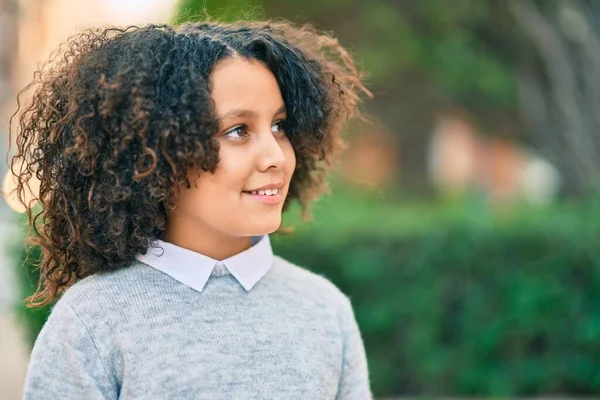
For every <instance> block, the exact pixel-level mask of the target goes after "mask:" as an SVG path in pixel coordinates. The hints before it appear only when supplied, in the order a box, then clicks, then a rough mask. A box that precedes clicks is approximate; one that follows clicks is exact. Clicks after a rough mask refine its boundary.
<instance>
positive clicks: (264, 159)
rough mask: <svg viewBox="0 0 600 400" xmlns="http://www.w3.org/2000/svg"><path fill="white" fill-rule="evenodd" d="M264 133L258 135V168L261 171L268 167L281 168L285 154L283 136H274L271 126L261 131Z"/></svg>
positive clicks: (285, 158)
mask: <svg viewBox="0 0 600 400" xmlns="http://www.w3.org/2000/svg"><path fill="white" fill-rule="evenodd" d="M263 132H264V133H263V134H261V135H259V136H260V140H259V141H258V145H259V148H260V151H259V152H258V168H259V170H260V171H261V172H266V171H268V170H269V169H281V168H283V167H284V165H285V163H286V161H287V156H286V154H285V151H284V149H283V147H282V145H283V141H284V140H287V139H285V138H278V137H276V136H275V135H274V134H273V132H271V128H270V127H269V129H267V130H265V131H263Z"/></svg>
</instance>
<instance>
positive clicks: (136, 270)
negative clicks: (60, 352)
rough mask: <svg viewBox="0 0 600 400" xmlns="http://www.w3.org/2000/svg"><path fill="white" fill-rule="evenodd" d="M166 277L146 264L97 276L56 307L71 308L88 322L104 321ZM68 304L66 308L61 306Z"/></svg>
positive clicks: (76, 287)
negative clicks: (89, 320)
mask: <svg viewBox="0 0 600 400" xmlns="http://www.w3.org/2000/svg"><path fill="white" fill-rule="evenodd" d="M161 279H164V278H163V276H162V274H161V273H160V272H158V271H156V270H154V269H153V268H149V267H147V266H145V265H144V264H142V263H139V262H137V261H136V262H134V263H132V264H131V265H130V266H127V267H125V268H121V269H118V270H115V271H109V272H103V273H97V274H94V275H92V276H89V277H87V278H85V279H82V280H81V281H79V282H77V283H75V284H74V285H73V286H71V287H70V288H69V289H67V290H66V291H65V293H64V294H63V296H62V297H61V299H60V300H59V301H58V302H57V304H56V306H55V308H57V307H59V308H60V307H66V306H69V307H71V308H72V309H73V311H74V312H75V314H77V315H78V316H79V317H81V318H84V319H91V320H103V319H106V318H108V316H110V315H114V314H116V313H118V312H119V310H121V309H122V308H123V307H124V306H125V305H126V304H127V303H128V302H129V301H130V300H131V299H132V298H134V297H136V296H137V295H138V294H139V293H141V292H147V291H148V290H149V289H150V288H151V286H152V285H154V284H155V285H159V284H160V283H159V281H160V280H161ZM62 303H64V305H61V304H62Z"/></svg>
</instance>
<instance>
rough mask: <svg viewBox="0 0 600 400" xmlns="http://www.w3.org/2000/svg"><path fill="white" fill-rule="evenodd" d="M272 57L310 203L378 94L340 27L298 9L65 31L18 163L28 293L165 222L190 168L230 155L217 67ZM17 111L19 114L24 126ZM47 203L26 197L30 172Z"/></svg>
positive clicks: (118, 256) (63, 283)
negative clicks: (297, 18)
mask: <svg viewBox="0 0 600 400" xmlns="http://www.w3.org/2000/svg"><path fill="white" fill-rule="evenodd" d="M233 56H241V57H244V58H246V59H255V60H258V61H260V62H262V63H263V64H264V65H265V66H267V67H268V68H269V69H270V71H271V72H272V73H273V75H274V76H275V78H276V80H277V82H278V84H279V86H280V90H281V94H282V96H283V99H284V102H285V104H286V108H287V110H288V118H287V120H286V126H285V131H286V134H287V135H288V137H289V140H290V142H291V143H292V147H293V149H294V152H295V154H296V158H297V166H296V170H295V172H294V176H293V178H292V181H291V183H290V189H289V195H288V198H287V199H286V203H285V206H284V208H285V207H287V206H288V205H289V203H290V202H291V201H298V202H299V204H300V205H301V208H302V209H303V210H306V207H307V205H308V204H309V203H310V201H311V200H312V199H314V198H315V196H317V195H318V194H319V193H320V192H321V191H322V190H323V189H324V188H325V181H324V174H325V172H326V171H327V169H328V166H329V165H330V161H331V157H332V155H334V154H335V153H336V152H337V150H339V149H340V148H341V146H342V140H341V138H340V129H341V128H342V126H343V124H344V123H345V122H346V121H347V120H348V119H349V118H351V117H356V116H359V113H358V110H357V106H358V103H359V102H360V99H361V97H362V95H367V96H371V94H370V92H369V91H368V90H367V89H366V88H365V86H364V85H363V83H362V82H361V81H362V78H363V77H362V75H361V73H359V71H358V70H357V68H356V66H355V64H354V61H353V60H352V57H351V56H350V55H349V54H348V52H347V51H346V50H345V49H344V48H343V47H342V46H341V45H340V44H339V43H338V41H337V40H336V39H335V38H333V37H332V36H330V35H329V34H326V33H322V32H318V31H316V30H315V29H314V28H313V27H312V26H310V25H303V26H295V25H293V24H291V23H289V22H287V21H263V22H236V23H231V24H223V23H216V22H199V23H198V22H196V23H187V24H184V25H181V26H179V27H171V26H168V25H147V26H143V27H138V26H131V27H127V28H116V27H109V28H106V27H103V28H93V29H88V30H85V31H83V32H82V33H79V34H77V35H75V36H73V37H71V38H70V39H69V40H68V41H67V42H65V43H64V44H63V45H62V46H61V47H60V48H59V50H58V51H57V52H56V53H55V55H54V56H53V57H51V59H50V60H49V61H48V62H47V63H46V64H44V65H43V66H42V67H41V68H40V69H39V70H38V71H36V73H35V74H34V80H33V82H32V83H31V84H30V85H29V86H27V87H26V88H25V89H23V91H21V92H20V93H19V98H21V96H22V95H23V94H24V93H25V92H28V91H29V90H32V89H34V90H33V94H32V95H31V97H30V99H29V102H28V103H27V104H26V105H25V106H24V107H23V108H22V109H21V110H20V112H19V111H17V113H16V114H15V116H16V115H18V116H17V117H16V120H17V122H18V123H17V132H16V134H17V137H16V144H17V148H16V155H15V156H14V157H13V159H12V164H11V171H12V173H13V175H14V176H15V177H16V179H17V188H16V193H17V197H18V198H19V200H20V201H21V202H22V203H23V204H24V205H25V206H26V208H27V215H28V218H29V223H30V227H31V228H32V230H31V231H30V234H29V238H28V240H29V242H30V243H32V244H33V245H37V246H40V248H41V251H42V257H41V260H40V262H39V265H38V268H39V271H40V279H39V281H38V286H37V291H36V292H35V293H34V294H33V295H32V296H30V297H28V298H27V299H26V303H27V305H28V306H29V307H41V306H44V305H46V304H49V303H51V302H54V301H56V299H57V297H58V296H59V295H60V294H61V293H62V292H64V291H65V290H66V289H67V288H68V287H69V286H71V285H73V284H74V283H75V282H77V281H78V280H80V279H83V278H85V277H87V276H89V275H92V274H94V273H97V272H102V271H109V270H115V269H118V268H123V267H126V266H127V265H128V264H131V263H132V262H133V261H134V260H135V256H136V254H138V253H141V254H144V253H145V252H146V250H147V248H148V246H149V245H150V243H151V242H152V241H154V240H156V239H160V238H161V237H162V234H163V233H164V231H165V227H166V220H167V216H168V214H169V212H170V211H171V210H172V209H173V207H174V206H175V205H176V203H177V198H178V191H177V188H178V187H180V185H185V187H187V188H189V187H190V186H191V182H189V180H188V178H187V172H188V171H189V169H190V168H199V169H200V170H202V171H205V172H206V173H212V172H214V171H215V168H216V166H217V164H218V162H219V157H218V155H219V147H218V144H217V142H216V140H215V138H214V135H215V134H216V133H217V130H218V122H217V119H216V116H215V112H214V103H213V102H212V101H211V97H210V93H211V87H210V80H209V77H210V74H211V71H212V70H213V69H214V67H215V65H216V64H217V63H218V62H219V61H221V60H223V59H226V58H229V57H233ZM15 116H13V118H12V119H11V131H12V126H13V125H14V121H13V120H14V119H15ZM33 177H35V178H37V179H38V180H39V194H37V195H36V198H35V199H34V200H35V201H36V202H37V203H38V204H39V209H38V212H34V211H33V208H32V207H30V206H29V204H25V197H26V196H25V194H26V191H27V190H28V187H29V183H30V181H31V179H32V178H33Z"/></svg>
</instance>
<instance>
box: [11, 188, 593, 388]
mask: <svg viewBox="0 0 600 400" xmlns="http://www.w3.org/2000/svg"><path fill="white" fill-rule="evenodd" d="M296 211H297V210H292V213H291V214H290V215H289V216H288V224H291V225H297V229H296V232H295V233H294V234H292V235H288V236H284V235H282V236H277V237H274V238H273V245H274V248H275V251H276V253H278V254H280V255H281V256H283V257H285V258H287V259H289V260H290V261H292V262H295V263H297V264H299V265H302V266H304V267H306V268H309V269H311V270H313V271H314V272H316V273H319V274H321V275H324V276H326V277H327V278H329V279H330V280H332V281H333V282H334V283H335V284H336V285H337V286H338V287H340V289H341V290H342V291H343V292H345V293H346V294H348V295H349V297H350V298H351V300H352V302H353V305H354V309H355V313H356V317H357V320H358V322H359V325H360V327H361V331H362V333H363V336H364V339H365V343H366V348H367V353H368V358H369V365H370V369H371V377H372V384H373V389H374V391H375V393H376V394H377V395H378V396H400V395H418V394H421V395H432V396H437V395H440V396H441V395H444V396H471V395H473V396H506V397H508V396H526V395H552V394H571V395H591V394H596V393H598V391H599V390H600V362H598V361H597V358H598V357H597V355H598V354H600V311H599V310H600V269H599V268H598V261H597V254H596V253H597V251H596V249H597V243H598V238H599V235H598V234H599V233H600V232H599V231H598V228H597V227H596V226H595V224H594V221H595V220H596V219H597V218H594V216H597V215H600V209H599V207H598V206H597V205H596V204H591V205H585V206H584V205H573V206H568V207H567V206H563V207H553V208H548V209H531V208H519V207H517V208H515V209H506V210H490V209H488V208H487V207H486V205H485V204H484V203H482V202H478V201H470V202H467V203H455V204H448V205H444V206H441V205H439V204H437V205H436V204H418V205H404V206H397V205H392V204H386V203H384V202H383V201H381V200H380V199H373V198H368V197H364V198H359V197H347V198H340V197H329V198H325V199H323V201H321V202H319V203H318V204H317V205H316V207H315V222H313V223H307V224H299V222H298V218H297V215H296ZM18 271H19V272H25V271H24V270H22V269H19V270H18ZM29 274H30V275H31V277H30V278H26V276H25V274H24V273H21V274H20V276H21V278H22V281H21V284H22V286H23V289H24V293H27V294H29V293H31V291H32V289H33V287H32V285H31V283H30V280H32V281H33V279H35V276H34V275H33V274H31V272H29ZM45 313H47V310H43V311H42V312H31V311H26V312H24V314H23V315H24V318H25V321H26V323H27V327H28V330H29V332H30V336H31V338H32V339H33V338H34V337H35V335H36V334H37V332H38V331H39V328H40V326H41V324H42V323H43V321H44V318H45V315H46V314H45Z"/></svg>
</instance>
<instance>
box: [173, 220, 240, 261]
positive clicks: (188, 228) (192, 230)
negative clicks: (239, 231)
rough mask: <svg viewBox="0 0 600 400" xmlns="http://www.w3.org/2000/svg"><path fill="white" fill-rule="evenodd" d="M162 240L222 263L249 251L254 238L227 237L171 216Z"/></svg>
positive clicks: (221, 233)
mask: <svg viewBox="0 0 600 400" xmlns="http://www.w3.org/2000/svg"><path fill="white" fill-rule="evenodd" d="M162 240H164V241H165V242H169V243H172V244H174V245H176V246H179V247H182V248H184V249H187V250H191V251H194V252H196V253H200V254H203V255H205V256H207V257H210V258H212V259H215V260H218V261H221V260H225V259H227V258H229V257H232V256H234V255H236V254H239V253H241V252H242V251H244V250H247V249H249V248H250V245H251V241H252V238H251V237H249V236H242V237H235V236H231V235H227V234H225V233H223V232H218V231H214V230H210V229H207V227H204V226H199V224H190V221H189V218H188V219H187V220H185V221H183V218H177V216H176V215H171V216H170V217H169V219H168V221H167V229H166V231H165V234H164V235H163V238H162Z"/></svg>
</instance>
